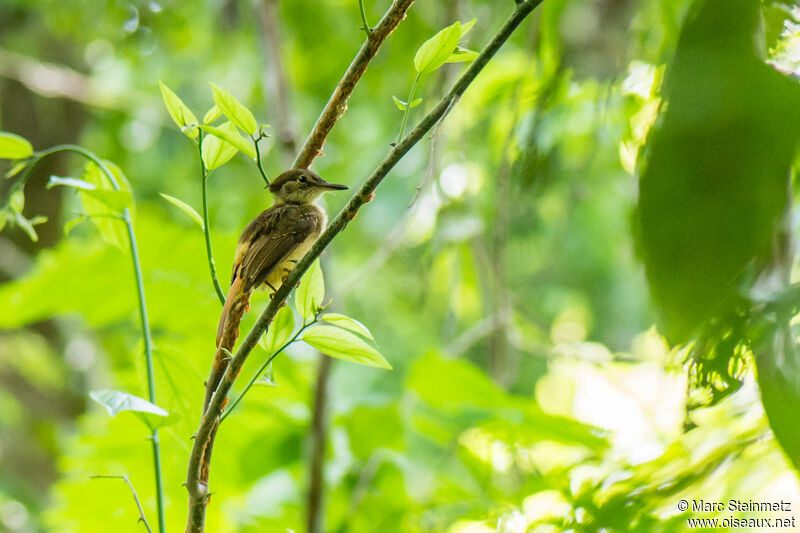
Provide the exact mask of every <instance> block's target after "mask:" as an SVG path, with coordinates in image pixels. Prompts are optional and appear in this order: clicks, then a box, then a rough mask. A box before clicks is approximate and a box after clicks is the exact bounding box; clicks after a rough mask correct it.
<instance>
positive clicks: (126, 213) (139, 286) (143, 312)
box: [22, 144, 166, 533]
mask: <svg viewBox="0 0 800 533" xmlns="http://www.w3.org/2000/svg"><path fill="white" fill-rule="evenodd" d="M58 152H72V153H76V154H79V155H81V156H83V157H85V158H86V159H88V160H89V161H91V162H92V163H94V164H95V165H97V167H98V168H99V169H100V170H101V171H102V172H103V174H105V176H106V178H108V181H109V183H111V186H112V187H113V188H114V190H117V191H118V190H120V186H119V182H118V181H117V179H116V178H115V177H114V174H113V173H112V172H111V171H110V170H109V169H108V167H107V166H106V164H105V163H103V161H102V160H101V159H100V158H99V157H97V156H96V155H94V154H93V153H92V152H90V151H88V150H86V149H84V148H81V147H80V146H76V145H72V144H60V145H58V146H53V147H52V148H48V149H47V150H44V151H42V152H38V153H37V154H36V160H34V162H33V163H31V166H30V167H29V168H28V171H27V172H26V173H25V175H24V176H23V177H22V181H23V184H24V180H27V179H28V176H30V174H31V172H32V171H33V167H35V166H36V165H38V164H39V162H40V161H41V160H42V159H44V158H45V157H47V156H49V155H52V154H55V153H58ZM122 221H123V222H124V223H125V227H126V229H127V232H128V243H129V244H130V249H131V259H132V261H133V272H134V276H135V278H136V293H137V296H138V298H139V318H140V320H141V322H142V339H143V340H144V356H145V362H146V365H147V393H148V399H149V400H150V403H153V404H155V403H156V382H155V373H154V370H153V341H152V336H151V335H150V322H149V321H148V318H147V302H146V300H145V295H144V281H143V278H142V267H141V263H140V262H139V249H138V246H137V245H136V234H135V233H134V230H133V222H132V220H131V213H130V210H129V209H128V208H125V209H124V210H123V211H122ZM150 442H151V445H152V448H153V469H154V471H155V478H156V503H157V507H158V530H159V532H160V533H166V520H165V516H164V483H163V477H162V473H161V447H160V442H159V438H158V430H157V429H154V430H152V433H151V435H150Z"/></svg>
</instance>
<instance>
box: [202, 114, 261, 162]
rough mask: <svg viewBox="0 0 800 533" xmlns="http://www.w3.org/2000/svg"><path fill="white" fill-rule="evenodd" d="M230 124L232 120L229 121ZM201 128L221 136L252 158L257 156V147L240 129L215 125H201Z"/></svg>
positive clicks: (215, 135)
mask: <svg viewBox="0 0 800 533" xmlns="http://www.w3.org/2000/svg"><path fill="white" fill-rule="evenodd" d="M228 124H230V122H228ZM200 129H201V130H203V131H205V132H208V133H210V134H211V135H213V136H214V137H219V138H220V139H222V140H223V141H227V142H229V143H231V144H232V145H234V146H235V147H236V148H237V149H238V150H239V151H241V152H243V153H245V154H247V155H248V156H249V157H250V158H251V159H255V157H256V149H255V148H254V147H253V145H252V143H251V142H250V141H249V140H248V139H245V138H244V137H242V135H241V134H240V133H239V130H237V129H236V128H235V127H234V128H224V125H223V127H220V128H216V127H214V126H205V125H203V126H200Z"/></svg>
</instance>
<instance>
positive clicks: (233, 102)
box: [211, 83, 258, 135]
mask: <svg viewBox="0 0 800 533" xmlns="http://www.w3.org/2000/svg"><path fill="white" fill-rule="evenodd" d="M211 90H212V92H213V93H214V103H215V104H216V105H217V107H219V108H220V110H221V111H222V112H223V113H224V114H225V116H226V117H228V120H230V121H231V122H233V123H234V124H236V125H237V126H238V127H239V128H241V129H242V131H244V132H245V133H248V134H250V135H255V134H256V133H258V122H256V118H255V117H254V116H253V113H252V112H251V111H250V110H249V109H247V108H246V107H245V106H244V105H243V104H242V103H241V102H239V100H237V99H236V98H235V97H234V96H233V95H232V94H231V93H230V92H229V91H228V90H227V89H223V88H222V87H220V86H219V85H217V84H215V83H211Z"/></svg>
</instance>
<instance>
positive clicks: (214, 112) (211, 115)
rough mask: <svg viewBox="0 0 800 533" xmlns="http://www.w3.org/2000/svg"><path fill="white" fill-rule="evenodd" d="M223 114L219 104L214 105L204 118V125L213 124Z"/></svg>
mask: <svg viewBox="0 0 800 533" xmlns="http://www.w3.org/2000/svg"><path fill="white" fill-rule="evenodd" d="M221 114H222V110H221V109H220V108H219V107H218V106H217V104H214V105H213V106H212V107H211V109H209V110H208V111H207V112H206V114H205V115H204V116H203V124H211V123H212V122H214V121H215V120H217V119H218V118H219V116H220V115H221Z"/></svg>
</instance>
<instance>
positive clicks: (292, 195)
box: [269, 168, 347, 204]
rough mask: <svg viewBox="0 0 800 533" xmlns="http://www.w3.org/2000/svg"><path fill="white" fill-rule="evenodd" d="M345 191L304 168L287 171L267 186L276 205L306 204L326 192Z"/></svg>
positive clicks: (342, 186)
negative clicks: (273, 196)
mask: <svg viewBox="0 0 800 533" xmlns="http://www.w3.org/2000/svg"><path fill="white" fill-rule="evenodd" d="M344 189H347V187H346V186H344V185H338V184H336V183H329V182H327V181H325V180H324V179H322V178H321V177H320V176H319V175H318V174H316V173H315V172H312V171H310V170H307V169H304V168H293V169H290V170H287V171H286V172H284V173H283V174H281V175H280V176H278V177H277V178H275V179H274V180H272V183H270V184H269V190H270V192H271V193H272V194H274V195H275V201H276V202H278V203H292V204H307V203H311V202H313V201H314V200H316V199H317V198H318V197H319V196H320V195H321V194H322V193H324V192H327V191H341V190H344Z"/></svg>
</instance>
